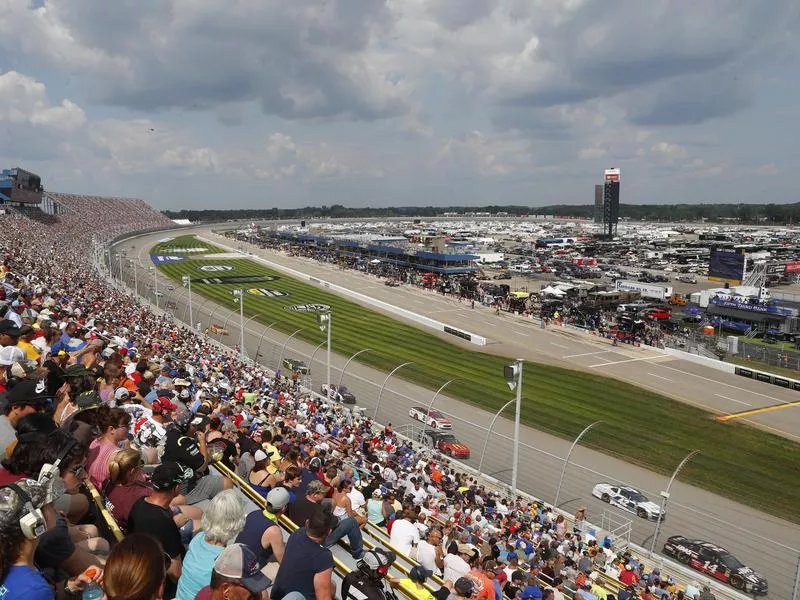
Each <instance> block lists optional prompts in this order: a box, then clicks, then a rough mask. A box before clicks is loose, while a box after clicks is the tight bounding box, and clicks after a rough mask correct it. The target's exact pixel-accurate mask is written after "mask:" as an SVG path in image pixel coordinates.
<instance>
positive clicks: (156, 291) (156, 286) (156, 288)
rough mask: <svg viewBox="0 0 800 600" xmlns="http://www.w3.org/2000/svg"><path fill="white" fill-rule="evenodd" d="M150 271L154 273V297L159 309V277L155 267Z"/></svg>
mask: <svg viewBox="0 0 800 600" xmlns="http://www.w3.org/2000/svg"><path fill="white" fill-rule="evenodd" d="M150 270H151V271H152V272H153V295H154V296H155V298H156V308H158V277H157V270H156V268H155V267H150Z"/></svg>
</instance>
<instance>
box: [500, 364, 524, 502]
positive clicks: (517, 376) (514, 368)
mask: <svg viewBox="0 0 800 600" xmlns="http://www.w3.org/2000/svg"><path fill="white" fill-rule="evenodd" d="M523 362H524V361H523V360H522V359H521V358H518V359H517V360H516V362H515V363H514V364H513V365H506V366H505V367H504V368H503V375H505V378H506V383H507V384H508V387H509V388H511V389H512V390H513V389H515V388H516V390H517V397H516V401H517V410H516V413H515V416H514V452H513V455H512V459H511V494H512V496H514V499H516V497H517V472H518V467H519V419H520V412H521V409H522V363H523Z"/></svg>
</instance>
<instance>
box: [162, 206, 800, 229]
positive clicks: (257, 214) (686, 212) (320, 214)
mask: <svg viewBox="0 0 800 600" xmlns="http://www.w3.org/2000/svg"><path fill="white" fill-rule="evenodd" d="M619 209H620V211H619V212H620V217H621V218H623V219H631V220H635V221H655V222H659V221H661V222H676V221H678V222H680V221H688V222H692V221H713V222H725V221H727V222H737V223H751V224H758V223H761V224H764V223H769V224H793V223H798V222H800V203H794V204H620V207H619ZM163 212H164V214H165V215H166V216H167V217H169V218H170V219H189V220H190V221H192V222H211V221H229V220H235V221H262V220H285V219H298V220H303V219H306V220H312V219H329V218H330V219H335V218H341V219H363V218H380V217H440V216H442V215H445V214H453V213H455V214H459V215H475V214H476V213H488V214H489V215H493V216H495V215H496V216H510V217H519V216H529V215H552V216H559V217H575V218H586V219H592V218H594V205H593V204H575V205H568V204H557V205H552V206H516V205H508V206H500V205H493V204H492V205H487V206H447V207H443V206H399V207H381V208H370V207H367V208H353V207H347V206H343V205H341V204H333V205H331V206H325V205H323V206H306V207H303V208H267V209H214V210H179V211H172V210H166V211H163Z"/></svg>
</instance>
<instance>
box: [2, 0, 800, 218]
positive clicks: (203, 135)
mask: <svg viewBox="0 0 800 600" xmlns="http://www.w3.org/2000/svg"><path fill="white" fill-rule="evenodd" d="M794 9H795V7H794V3H792V2H790V0H775V1H774V2H770V3H766V4H763V3H762V4H759V5H755V4H753V5H750V4H746V3H745V4H742V3H739V2H735V1H734V0H708V2H706V3H704V4H703V5H702V6H701V7H700V8H698V9H697V10H695V11H690V12H688V13H687V12H686V11H684V12H680V11H678V12H676V11H674V4H673V3H672V2H667V1H666V0H652V1H651V2H649V3H640V4H635V3H634V4H631V3H629V2H623V1H622V0H606V1H605V2H599V1H598V0H569V1H566V0H473V1H471V2H467V3H461V4H459V3H453V2H452V1H451V0H378V1H376V0H347V1H345V0H308V1H306V2H285V1H283V0H228V1H223V0H138V1H137V2H132V1H122V2H111V3H109V2H107V1H101V0H37V1H36V2H34V3H32V2H31V1H30V0H0V14H2V15H3V18H2V19H0V53H2V54H3V57H4V59H6V60H5V61H4V63H5V64H7V65H13V66H14V69H15V71H9V72H7V73H0V124H2V126H3V127H4V128H5V129H6V132H7V133H6V135H12V136H13V138H14V139H15V140H19V142H18V143H17V144H15V145H14V147H13V148H8V147H6V148H4V150H3V151H2V152H0V158H2V159H3V160H4V161H14V164H17V163H18V162H19V161H25V162H26V164H27V163H28V162H31V163H32V164H34V165H37V168H39V169H40V170H42V171H43V172H42V175H43V177H44V180H45V182H47V181H48V171H50V172H53V173H56V174H59V175H60V174H63V173H77V172H78V171H80V172H81V173H82V176H83V180H82V183H83V185H84V191H88V192H91V191H93V187H94V186H95V185H97V186H100V187H102V188H103V189H106V186H108V185H109V182H113V185H114V186H115V192H116V193H124V190H121V189H118V188H122V187H124V186H126V185H132V186H133V187H134V188H135V189H139V190H141V191H138V192H137V193H139V194H141V195H145V196H146V197H149V198H150V199H152V200H153V201H154V202H155V203H157V204H158V205H159V206H166V205H168V204H172V205H175V203H178V204H180V203H190V202H191V203H192V204H193V205H194V204H196V203H197V202H198V201H199V202H209V203H212V202H215V201H216V196H215V195H214V194H204V193H203V194H199V196H198V195H197V194H194V195H193V197H192V198H191V199H187V198H183V197H181V196H180V195H176V193H175V188H172V187H171V185H172V184H168V183H167V182H172V180H179V182H180V186H181V187H180V188H177V189H178V190H179V191H182V190H188V189H190V188H189V186H190V184H191V185H196V186H197V189H198V190H201V191H202V190H204V189H206V188H209V189H210V188H213V186H214V185H216V184H217V183H218V182H219V181H222V180H225V181H227V182H228V183H227V185H229V186H231V195H232V197H234V198H241V202H242V203H243V204H252V203H260V202H262V201H263V197H264V194H265V193H268V192H269V191H270V190H276V191H277V192H276V193H275V194H273V195H272V196H271V197H273V198H292V200H287V201H295V200H297V201H302V202H307V201H308V200H307V199H308V197H309V195H310V193H311V192H310V191H309V190H304V189H303V187H302V185H301V186H297V184H307V183H313V182H315V181H317V182H322V183H319V185H320V186H323V187H322V189H323V190H324V193H325V194H330V195H331V196H332V197H330V198H327V197H319V199H318V202H319V203H320V204H324V203H327V204H333V203H337V202H338V203H347V202H348V199H349V198H353V197H356V196H361V197H364V198H367V197H369V198H372V199H373V201H374V202H375V203H382V202H388V201H391V200H388V199H386V198H401V199H402V198H407V199H408V200H407V201H408V202H415V203H424V204H430V203H437V202H441V201H444V198H443V196H442V194H441V190H442V189H448V188H449V187H450V186H451V185H452V183H453V182H458V183H460V182H463V181H467V182H469V185H468V188H469V189H468V192H469V198H470V199H471V201H475V202H480V201H483V200H485V201H487V202H488V201H491V202H495V201H496V200H497V198H498V197H501V198H505V199H507V200H508V201H509V202H526V201H528V200H529V199H530V198H531V197H533V196H531V195H530V193H529V190H530V189H531V188H532V187H533V186H536V189H538V190H547V196H548V197H547V200H548V201H558V200H560V199H561V200H564V201H566V202H570V203H575V202H586V201H589V199H590V198H589V195H587V194H589V192H587V190H590V189H591V185H592V184H593V183H594V182H595V181H596V180H597V178H598V177H599V173H600V169H601V168H602V167H603V166H604V165H612V164H613V165H620V166H622V168H624V169H625V173H626V179H625V181H626V184H625V185H626V186H628V185H630V186H631V187H630V188H628V187H626V190H627V189H636V194H637V198H638V199H639V200H641V201H650V202H657V201H669V200H670V199H671V198H672V194H673V193H674V194H677V193H680V194H681V197H682V198H685V199H686V200H687V201H692V200H693V199H695V198H696V199H697V200H705V199H707V198H708V197H724V198H727V199H730V200H731V201H736V200H737V199H739V198H741V199H742V200H747V199H749V198H752V197H753V196H754V195H756V194H754V190H753V189H748V186H750V187H753V186H755V185H756V184H754V183H750V182H749V180H747V181H739V182H738V184H737V185H733V183H732V182H731V181H730V177H726V175H731V174H732V173H751V174H753V175H761V176H762V177H754V178H752V179H753V180H757V181H758V186H759V189H758V194H757V195H758V197H759V198H760V199H764V200H765V201H774V202H780V201H784V200H787V201H788V200H793V198H786V197H785V193H786V190H787V189H791V186H789V185H788V182H789V178H790V175H791V173H792V172H793V168H792V167H791V165H790V164H788V163H787V161H788V160H789V159H788V158H786V157H787V156H790V155H791V152H792V149H793V147H794V144H795V141H794V139H793V137H792V136H791V134H790V131H789V130H790V128H788V127H786V126H785V124H786V123H792V122H796V121H797V120H798V118H800V115H798V114H797V113H798V109H797V108H796V107H795V105H794V103H793V102H791V100H790V99H791V98H793V97H795V96H796V92H797V89H796V85H795V84H793V83H792V82H794V81H797V80H800V77H798V75H799V73H798V67H797V64H800V62H799V61H797V54H798V50H800V48H798V45H797V43H796V39H795V38H796V36H794V35H793V34H794V32H795V31H797V29H798V27H800V21H798V17H797V14H796V11H794ZM793 11H794V12H793ZM765 83H769V85H765ZM778 87H781V88H785V89H781V90H780V91H778V90H777V88H778ZM773 88H775V89H773ZM698 140H702V143H701V142H700V141H698ZM759 165H760V166H759ZM226 176H227V177H226ZM667 177H668V178H669V182H670V190H672V191H671V192H669V193H667V192H666V191H665V189H666V187H665V186H664V185H663V182H664V180H665V179H666V178H667ZM377 178H380V179H381V180H382V181H380V182H375V186H374V187H372V188H370V187H369V181H374V180H375V179H377ZM143 182H145V183H146V184H148V185H150V187H146V185H145V183H143ZM377 183H380V184H381V185H382V186H383V187H384V188H385V189H387V190H391V193H386V194H383V193H381V190H380V189H379V186H378V185H377ZM175 185H176V186H177V185H178V184H177V183H176V184H175ZM292 186H294V187H292ZM359 186H366V188H367V191H365V192H363V193H361V194H355V193H354V192H353V190H354V189H358V188H359ZM634 186H635V187H634ZM681 186H685V189H684V190H683V191H681V189H680V188H681ZM712 186H720V191H719V192H717V191H716V190H714V189H712ZM726 186H727V187H726ZM74 187H75V186H74V185H73V189H74ZM298 187H299V189H300V191H295V189H297V188H298ZM397 190H403V192H402V193H401V192H398V191H397ZM288 191H291V192H293V193H288ZM709 191H713V193H711V194H710V193H709ZM318 196H319V194H315V198H316V197H318ZM551 196H552V197H551ZM540 197H542V198H543V197H545V194H542V193H540V195H537V196H536V198H540ZM206 198H208V199H206ZM300 198H302V200H298V199H300ZM237 202H238V200H237Z"/></svg>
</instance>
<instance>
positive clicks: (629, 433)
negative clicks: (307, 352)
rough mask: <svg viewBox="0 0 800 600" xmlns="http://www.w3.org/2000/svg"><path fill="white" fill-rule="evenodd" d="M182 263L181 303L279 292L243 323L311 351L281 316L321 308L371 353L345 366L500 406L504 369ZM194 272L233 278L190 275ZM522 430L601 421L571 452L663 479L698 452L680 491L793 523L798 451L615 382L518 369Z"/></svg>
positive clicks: (558, 430) (356, 315)
mask: <svg viewBox="0 0 800 600" xmlns="http://www.w3.org/2000/svg"><path fill="white" fill-rule="evenodd" d="M180 247H183V248H191V247H205V248H209V250H210V252H219V249H218V248H211V247H210V245H209V244H206V243H204V242H201V241H199V240H196V239H192V238H191V237H186V236H184V237H179V238H176V239H175V240H172V241H170V242H169V243H167V244H160V245H158V246H156V247H154V249H153V250H152V252H153V253H167V252H169V253H170V254H178V253H177V252H174V250H175V248H180ZM169 248H172V250H169ZM187 256H188V257H189V259H188V260H184V261H182V262H177V263H173V264H167V265H161V266H160V269H161V270H162V271H163V272H164V273H165V274H166V275H168V276H169V277H170V278H172V279H174V280H175V281H178V282H179V281H180V280H181V277H182V276H183V275H189V276H190V277H191V278H192V291H194V292H196V293H199V294H202V295H203V296H206V297H208V298H210V299H213V300H214V301H215V302H217V303H218V304H220V305H222V306H225V307H227V308H229V309H234V308H235V307H236V306H237V305H236V304H235V303H234V301H233V295H232V293H231V290H233V289H234V288H239V287H244V288H256V289H259V288H261V289H266V290H278V291H281V292H288V294H289V295H288V296H283V297H280V296H279V297H267V296H257V295H251V294H248V295H247V296H246V301H245V314H246V315H247V316H252V315H261V316H260V317H257V318H256V319H254V320H258V321H259V322H261V323H264V324H269V323H273V322H275V321H279V322H278V323H277V324H276V325H275V326H274V329H278V330H280V331H283V332H285V333H291V332H294V331H296V330H297V329H300V328H303V327H305V328H307V329H306V330H305V331H302V332H301V333H299V334H297V336H296V337H299V338H302V339H304V340H306V341H309V342H311V343H314V344H318V343H320V342H322V341H323V339H324V338H323V336H324V334H323V333H322V332H321V331H320V330H319V328H318V327H317V317H316V315H315V314H309V313H297V312H290V311H287V310H284V309H283V307H284V306H285V305H291V304H306V303H322V304H328V305H330V306H331V309H332V311H333V314H334V319H335V320H334V327H333V331H332V338H333V339H332V345H333V349H334V351H335V352H337V353H338V354H340V355H343V356H350V355H352V354H353V353H355V352H357V351H358V350H360V349H363V348H371V349H372V352H366V353H364V354H362V355H360V356H359V357H357V359H356V360H358V361H359V362H361V363H363V364H366V365H369V366H371V367H375V368H377V369H380V370H382V371H383V372H387V373H388V372H389V371H390V370H391V369H393V368H394V367H396V366H397V365H399V364H401V363H403V362H407V361H413V362H414V365H413V366H410V367H406V368H404V369H402V370H400V371H398V372H397V374H396V375H395V377H399V378H403V379H406V380H408V381H411V382H413V383H415V384H417V385H421V386H423V387H426V388H428V389H430V390H436V389H438V388H439V386H441V385H442V384H443V383H444V382H445V381H447V380H449V379H453V378H457V379H458V381H456V382H454V383H453V384H451V385H449V386H448V388H447V395H448V396H451V397H455V398H459V399H461V400H464V401H465V402H469V403H471V404H474V405H476V406H480V407H482V408H485V409H487V410H489V411H492V412H494V411H497V410H498V409H499V408H500V407H501V406H502V405H503V404H505V403H506V402H507V401H508V400H509V399H510V398H511V396H510V392H509V390H508V387H507V386H506V383H505V381H504V379H503V376H502V372H503V370H502V369H503V366H504V365H506V364H508V363H509V361H510V360H511V359H510V358H509V357H504V356H499V355H494V354H489V353H483V352H476V351H474V350H470V349H468V348H465V347H461V346H458V345H456V344H453V343H451V342H449V341H447V340H445V339H442V338H440V337H438V336H436V335H434V334H432V333H429V332H427V331H425V330H422V329H418V328H416V327H413V326H411V325H407V324H405V323H402V322H399V321H396V320H394V319H392V318H390V317H388V316H385V315H383V314H380V313H377V312H375V311H371V310H369V309H367V308H364V307H363V306H360V305H359V304H356V303H355V302H350V301H348V300H345V299H343V298H342V297H340V296H337V295H335V294H332V293H330V292H326V291H323V290H321V289H319V288H316V287H314V286H312V285H310V284H307V283H303V282H301V281H298V280H296V279H293V278H291V277H289V276H287V275H284V274H283V273H280V272H277V271H273V270H271V269H269V268H268V267H266V266H264V265H262V264H260V263H257V262H255V261H253V260H250V259H245V258H237V259H229V260H225V259H213V260H211V259H204V258H199V257H197V256H198V255H192V254H188V255H187ZM199 256H202V255H199ZM205 265H226V266H230V267H233V268H232V270H228V271H217V272H214V271H203V270H201V267H202V266H205ZM221 276H222V277H224V276H271V277H275V278H276V279H275V280H272V281H264V282H258V283H245V284H242V283H237V284H228V283H202V282H200V280H201V279H204V278H211V277H221ZM220 314H224V313H220ZM522 420H523V422H524V423H525V424H527V425H530V426H531V427H534V428H536V429H540V430H542V431H546V432H548V433H551V434H555V435H557V436H560V437H563V438H565V439H573V438H574V437H575V436H576V435H577V434H578V433H579V432H580V431H581V430H582V429H583V428H584V427H585V426H586V425H587V424H589V423H591V422H593V421H597V420H602V421H603V422H602V424H601V425H599V426H597V427H595V428H594V429H592V430H591V431H589V433H588V434H587V435H586V436H584V438H583V441H582V445H584V446H588V447H591V448H594V449H596V450H600V451H602V452H605V453H607V454H610V455H612V456H615V457H618V458H621V459H624V460H626V461H628V462H630V463H634V464H637V465H641V466H643V467H646V468H648V469H650V470H653V471H656V472H659V473H663V474H669V473H671V472H672V471H673V469H674V468H675V467H676V465H677V464H678V463H679V462H680V461H681V460H682V459H683V457H684V456H686V454H687V453H688V452H689V451H691V450H694V449H697V450H700V451H701V454H700V455H699V456H697V457H695V458H694V459H693V460H692V461H691V462H689V464H688V465H687V466H686V468H685V469H684V470H683V472H682V473H681V476H680V479H681V480H683V481H686V482H688V483H691V484H693V485H696V486H698V487H701V488H704V489H706V490H709V491H711V492H714V493H717V494H720V495H722V496H725V497H727V498H730V499H732V500H735V501H737V502H741V503H743V504H747V505H749V506H752V507H755V508H758V509H759V510H763V511H766V512H768V513H771V514H773V515H777V516H780V517H783V518H786V519H788V520H791V521H793V522H796V523H800V511H798V510H797V507H798V506H800V477H798V468H797V457H798V451H800V444H797V443H794V442H792V441H790V440H788V439H786V438H783V437H780V436H777V435H774V434H771V433H768V432H765V431H762V430H759V429H756V428H753V427H750V426H748V425H745V424H741V423H735V422H729V423H720V422H718V421H716V420H715V419H714V418H713V415H711V414H710V413H708V412H706V411H703V410H700V409H698V408H695V407H693V406H689V405H687V404H683V403H681V402H679V401H677V400H673V399H671V398H667V397H665V396H662V395H659V394H656V393H653V392H650V391H648V390H646V389H642V388H640V387H637V386H634V385H631V384H628V383H625V382H622V381H619V380H617V379H613V378H608V377H602V376H598V375H594V374H590V373H585V372H582V371H577V370H572V369H564V368H559V367H554V366H549V365H542V364H538V363H533V362H529V363H526V365H525V382H524V388H523V403H522ZM533 441H534V442H535V440H533Z"/></svg>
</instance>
